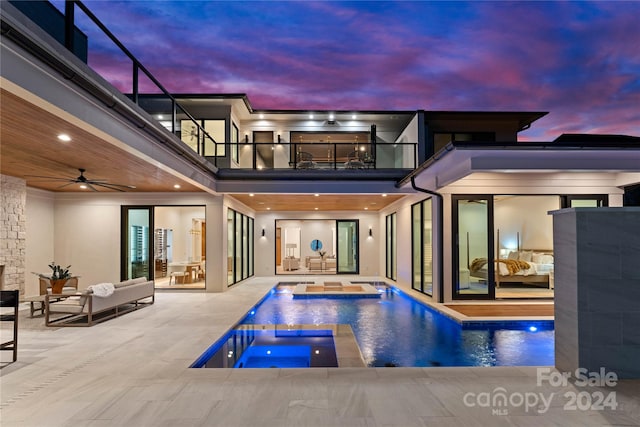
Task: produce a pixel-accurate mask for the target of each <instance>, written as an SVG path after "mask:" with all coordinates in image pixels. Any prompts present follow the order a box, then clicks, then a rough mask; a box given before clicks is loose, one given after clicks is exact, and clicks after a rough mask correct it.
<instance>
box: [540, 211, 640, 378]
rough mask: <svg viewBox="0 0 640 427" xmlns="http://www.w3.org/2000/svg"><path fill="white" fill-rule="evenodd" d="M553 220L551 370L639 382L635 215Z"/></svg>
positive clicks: (638, 232) (638, 223)
mask: <svg viewBox="0 0 640 427" xmlns="http://www.w3.org/2000/svg"><path fill="white" fill-rule="evenodd" d="M551 214H552V215H553V243H554V254H555V342H556V343H555V344H556V345H555V364H556V368H557V369H558V370H560V371H562V372H575V370H576V369H577V368H586V369H587V370H588V371H589V372H597V371H598V370H599V369H600V367H604V368H605V369H606V370H607V371H612V372H615V373H616V374H617V375H618V377H619V378H640V363H638V361H639V360H640V328H639V327H638V326H639V325H640V208H635V207H626V208H571V209H562V210H558V211H553V212H551Z"/></svg>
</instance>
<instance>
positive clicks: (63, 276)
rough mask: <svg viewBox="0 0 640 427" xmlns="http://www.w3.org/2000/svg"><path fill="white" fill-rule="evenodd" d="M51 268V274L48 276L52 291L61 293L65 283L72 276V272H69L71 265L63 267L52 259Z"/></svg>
mask: <svg viewBox="0 0 640 427" xmlns="http://www.w3.org/2000/svg"><path fill="white" fill-rule="evenodd" d="M49 268H50V269H51V276H49V277H48V279H49V282H50V283H51V293H52V294H61V293H62V288H63V287H64V285H65V283H67V280H69V279H70V278H71V273H70V272H69V269H70V268H71V266H70V265H67V266H66V267H64V268H62V266H60V265H59V264H56V263H55V261H51V264H49ZM43 277H47V276H43Z"/></svg>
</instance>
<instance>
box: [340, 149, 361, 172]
mask: <svg viewBox="0 0 640 427" xmlns="http://www.w3.org/2000/svg"><path fill="white" fill-rule="evenodd" d="M344 167H345V169H364V168H365V167H366V165H365V163H364V159H363V155H362V153H361V152H360V151H352V152H351V153H349V156H348V157H347V161H346V162H345V164H344Z"/></svg>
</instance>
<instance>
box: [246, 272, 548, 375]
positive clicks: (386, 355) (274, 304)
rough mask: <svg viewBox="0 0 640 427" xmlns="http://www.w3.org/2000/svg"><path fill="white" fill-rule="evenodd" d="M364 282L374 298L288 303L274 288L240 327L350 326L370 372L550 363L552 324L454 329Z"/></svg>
mask: <svg viewBox="0 0 640 427" xmlns="http://www.w3.org/2000/svg"><path fill="white" fill-rule="evenodd" d="M372 284H373V285H374V286H376V288H377V289H378V291H379V292H380V293H381V298H380V299H377V298H376V299H372V298H312V299H297V298H296V299H294V298H293V295H292V291H293V288H294V286H290V285H282V284H281V285H278V286H277V287H276V288H274V290H273V291H272V292H271V294H270V295H269V296H268V297H267V298H266V299H265V300H264V301H263V302H262V303H260V304H259V305H258V306H257V307H256V308H254V309H252V310H250V312H249V313H248V315H247V316H246V317H245V318H244V319H243V320H242V321H241V322H240V324H244V325H300V324H312V325H325V324H350V325H351V328H352V329H353V333H354V335H355V338H356V340H357V343H358V345H359V347H360V351H361V353H362V356H363V359H364V362H365V364H366V365H367V366H371V367H373V366H404V367H409V366H539V365H553V364H554V331H553V322H552V321H546V322H544V321H541V322H529V321H527V322H525V321H523V322H505V323H495V322H491V323H489V324H482V325H480V324H478V323H476V324H474V325H472V326H470V327H462V326H461V325H460V324H458V323H456V322H455V321H453V320H451V319H449V318H448V317H446V316H444V315H442V314H440V313H438V312H437V311H435V310H433V309H431V308H429V307H427V306H426V305H424V304H422V303H420V302H418V301H416V300H414V299H413V298H411V297H409V296H407V295H406V294H404V293H403V292H401V291H399V290H398V289H397V288H394V287H389V286H387V285H384V284H379V283H377V284H376V283H372Z"/></svg>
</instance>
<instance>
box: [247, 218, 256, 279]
mask: <svg viewBox="0 0 640 427" xmlns="http://www.w3.org/2000/svg"><path fill="white" fill-rule="evenodd" d="M253 222H254V220H253V218H249V229H248V232H249V239H248V245H247V246H248V251H249V255H248V257H247V264H248V266H249V274H248V275H247V277H251V276H253V227H254V225H253Z"/></svg>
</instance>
